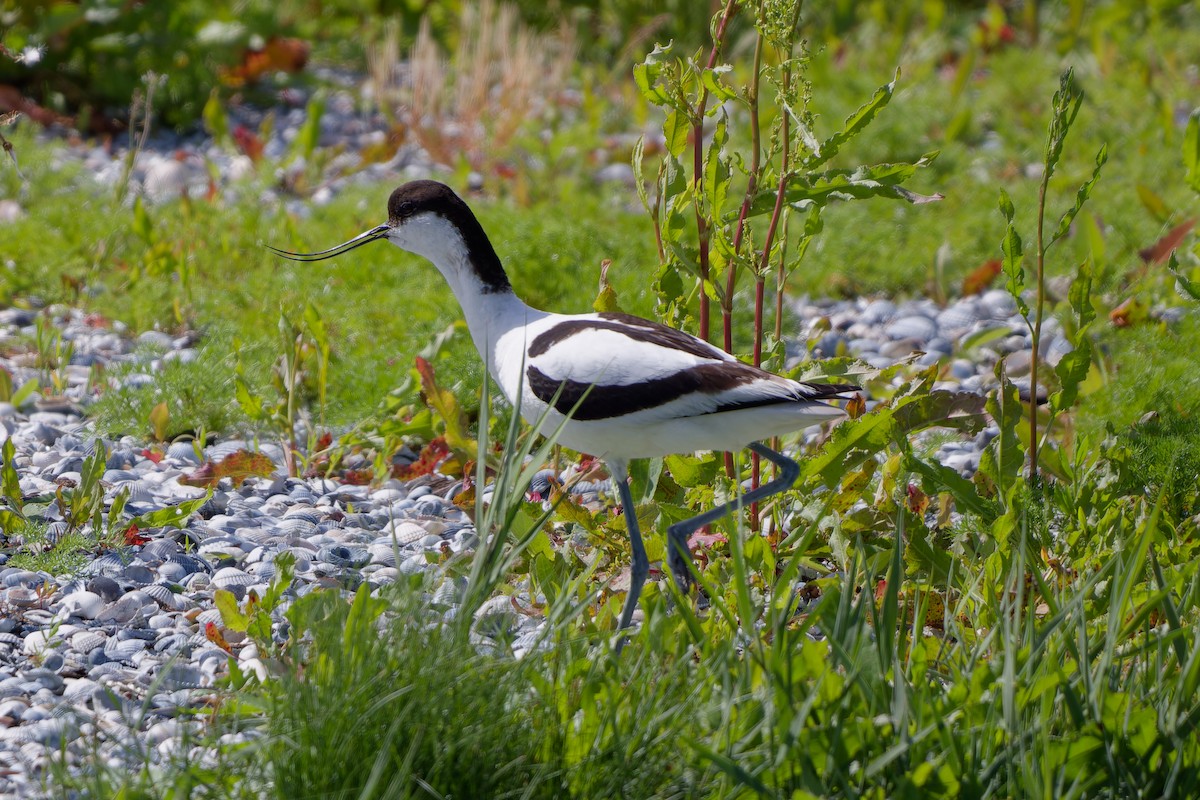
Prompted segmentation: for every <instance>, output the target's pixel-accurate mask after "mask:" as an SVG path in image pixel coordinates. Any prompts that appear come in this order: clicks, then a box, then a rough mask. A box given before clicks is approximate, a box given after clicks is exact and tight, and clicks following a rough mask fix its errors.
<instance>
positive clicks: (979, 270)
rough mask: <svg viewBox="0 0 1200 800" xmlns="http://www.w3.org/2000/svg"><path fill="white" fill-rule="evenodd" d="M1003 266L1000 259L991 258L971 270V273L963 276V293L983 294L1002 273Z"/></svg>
mask: <svg viewBox="0 0 1200 800" xmlns="http://www.w3.org/2000/svg"><path fill="white" fill-rule="evenodd" d="M1002 267H1003V264H1002V262H1001V261H1000V259H998V258H991V259H988V260H987V261H985V262H983V263H982V264H980V265H979V266H978V267H976V268H975V269H973V270H971V274H970V275H968V276H967V277H965V278H963V285H962V293H963V295H964V296H965V295H969V294H983V293H984V292H985V291H986V290H987V288H988V287H989V286H991V285H992V281H994V280H995V279H996V276H997V275H999V274H1000V272H1001V269H1002Z"/></svg>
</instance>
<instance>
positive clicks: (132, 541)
mask: <svg viewBox="0 0 1200 800" xmlns="http://www.w3.org/2000/svg"><path fill="white" fill-rule="evenodd" d="M138 530H139V529H138V526H137V523H136V522H135V523H131V524H130V525H129V527H128V528H126V529H125V533H124V534H123V535H124V538H125V544H127V545H129V546H130V547H133V546H136V545H143V544H145V543H146V542H148V541H150V539H148V538H147V537H145V536H142V535H141V534H140V533H139V532H138Z"/></svg>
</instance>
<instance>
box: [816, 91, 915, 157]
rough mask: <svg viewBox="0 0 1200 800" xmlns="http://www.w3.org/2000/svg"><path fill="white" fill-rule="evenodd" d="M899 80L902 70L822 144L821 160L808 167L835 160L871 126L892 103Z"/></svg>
mask: <svg viewBox="0 0 1200 800" xmlns="http://www.w3.org/2000/svg"><path fill="white" fill-rule="evenodd" d="M899 80H900V70H899V69H897V70H896V76H895V77H894V78H892V82H891V83H886V84H884V85H883V86H880V87H879V88H878V89H876V90H875V94H874V95H873V96H872V97H871V99H870V100H868V101H867V102H866V103H864V104H863V105H861V106H859V107H858V110H857V111H855V112H854V113H853V114H851V115H850V116H848V117H846V119H845V121H844V122H843V123H842V129H841V130H840V131H838V132H837V133H835V134H834V135H833V136H830V137H829V138H828V139H826V140H825V141H824V142H823V143H822V144H821V147H820V156H819V160H818V161H816V162H814V163H812V164H809V165H808V166H810V167H815V166H818V165H820V164H823V163H825V162H826V161H828V160H829V159H831V158H833V157H834V156H835V155H837V153H838V151H839V150H841V148H842V145H844V144H845V143H846V142H848V141H850V140H851V139H853V138H854V137H855V136H856V135H858V134H859V133H861V132H862V131H863V129H865V128H866V127H867V126H868V125H870V124H871V121H872V120H874V119H875V116H876V115H877V114H879V112H880V111H882V110H883V109H884V108H886V107H887V104H888V103H890V102H891V100H892V95H893V94H894V93H895V91H896V82H897V81H899Z"/></svg>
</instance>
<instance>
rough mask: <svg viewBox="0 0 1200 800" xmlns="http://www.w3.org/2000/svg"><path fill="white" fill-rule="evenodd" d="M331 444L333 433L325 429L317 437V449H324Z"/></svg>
mask: <svg viewBox="0 0 1200 800" xmlns="http://www.w3.org/2000/svg"><path fill="white" fill-rule="evenodd" d="M331 444H333V434H332V433H330V432H329V431H325V432H324V433H322V434H321V435H320V436H319V437H317V449H318V450H326V449H328V448H329V445H331Z"/></svg>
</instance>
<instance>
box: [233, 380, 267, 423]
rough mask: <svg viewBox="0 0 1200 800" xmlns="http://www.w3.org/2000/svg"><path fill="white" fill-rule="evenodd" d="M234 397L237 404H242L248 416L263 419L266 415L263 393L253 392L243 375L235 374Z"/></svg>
mask: <svg viewBox="0 0 1200 800" xmlns="http://www.w3.org/2000/svg"><path fill="white" fill-rule="evenodd" d="M233 384H234V397H235V398H236V399H237V404H238V405H239V406H241V409H242V411H243V412H245V414H246V416H247V417H249V418H250V419H253V420H261V419H263V417H264V416H265V411H264V410H263V405H264V401H263V398H262V396H261V395H257V394H253V393H251V391H250V385H249V384H248V383H246V380H245V378H243V377H242V376H241V375H235V376H234V379H233Z"/></svg>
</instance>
